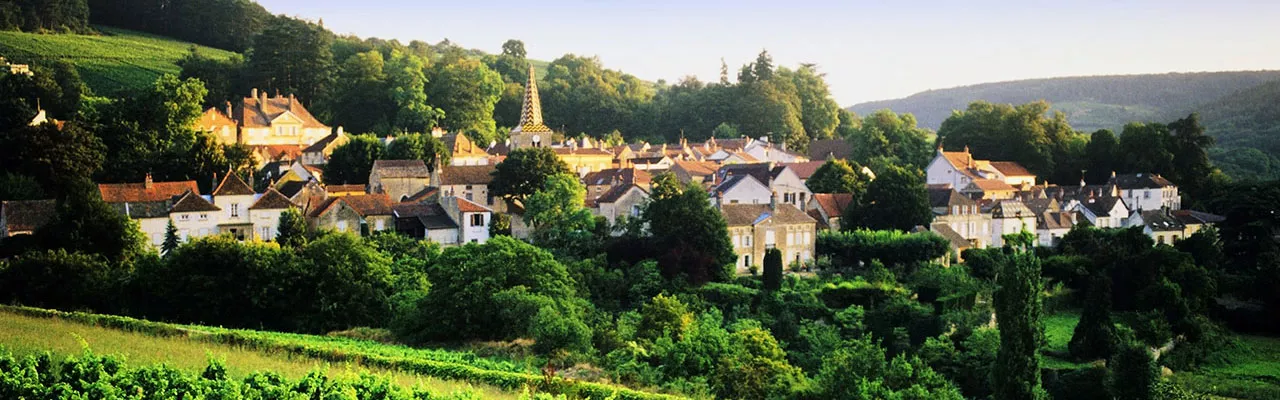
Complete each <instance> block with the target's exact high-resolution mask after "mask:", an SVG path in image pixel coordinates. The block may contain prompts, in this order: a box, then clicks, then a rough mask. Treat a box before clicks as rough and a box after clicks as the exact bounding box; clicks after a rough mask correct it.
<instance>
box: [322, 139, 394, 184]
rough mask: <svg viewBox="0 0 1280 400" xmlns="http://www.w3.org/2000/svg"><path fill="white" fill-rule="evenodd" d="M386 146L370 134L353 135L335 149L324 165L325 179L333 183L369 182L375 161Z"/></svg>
mask: <svg viewBox="0 0 1280 400" xmlns="http://www.w3.org/2000/svg"><path fill="white" fill-rule="evenodd" d="M385 152H386V148H385V147H383V146H382V141H381V140H378V138H377V137H375V136H373V135H369V134H364V135H351V137H350V140H348V141H347V143H344V144H342V145H340V146H338V147H337V148H334V149H333V154H332V155H330V156H329V163H328V164H325V166H324V179H325V181H328V182H332V183H348V184H351V183H368V181H369V172H371V171H372V170H373V162H374V161H377V160H380V159H382V158H385V157H383V154H384V153H385Z"/></svg>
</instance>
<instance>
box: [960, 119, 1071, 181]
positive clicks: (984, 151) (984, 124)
mask: <svg viewBox="0 0 1280 400" xmlns="http://www.w3.org/2000/svg"><path fill="white" fill-rule="evenodd" d="M1048 111H1049V103H1047V102H1044V101H1038V102H1031V103H1026V104H1022V105H1018V106H1013V105H1009V104H992V103H988V102H985V101H976V102H974V103H972V104H969V107H968V108H967V109H965V111H962V112H959V113H956V114H955V115H953V116H951V117H950V118H947V120H946V121H944V122H943V123H942V127H941V128H939V129H938V143H939V144H940V145H944V146H946V147H947V148H949V149H951V150H958V149H960V148H962V147H964V148H968V149H969V150H970V151H971V152H972V153H973V156H974V157H975V158H980V159H987V160H1002V161H1015V162H1017V163H1019V164H1021V165H1023V166H1025V167H1027V169H1029V170H1031V172H1032V173H1035V174H1036V175H1039V176H1042V177H1044V178H1045V179H1047V180H1049V181H1051V182H1061V183H1064V184H1065V183H1068V182H1079V181H1080V169H1081V168H1080V160H1079V158H1080V155H1079V153H1080V151H1077V150H1082V149H1081V148H1082V147H1083V146H1084V141H1085V139H1084V137H1083V135H1080V134H1078V133H1077V132H1076V131H1075V130H1074V129H1072V128H1071V125H1070V124H1068V123H1067V117H1066V115H1065V114H1062V113H1061V112H1057V113H1053V115H1052V117H1047V116H1046V115H1047V114H1048Z"/></svg>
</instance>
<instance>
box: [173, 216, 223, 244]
mask: <svg viewBox="0 0 1280 400" xmlns="http://www.w3.org/2000/svg"><path fill="white" fill-rule="evenodd" d="M220 212H221V211H195V212H176V213H170V214H169V218H172V219H173V225H174V227H176V228H178V239H180V240H181V241H183V242H187V241H190V240H191V239H195V238H202V237H205V236H211V235H217V234H218V220H219V218H218V217H219V215H220V214H219V213H220ZM166 224H167V223H166ZM162 231H163V230H162ZM161 241H162V243H163V239H161Z"/></svg>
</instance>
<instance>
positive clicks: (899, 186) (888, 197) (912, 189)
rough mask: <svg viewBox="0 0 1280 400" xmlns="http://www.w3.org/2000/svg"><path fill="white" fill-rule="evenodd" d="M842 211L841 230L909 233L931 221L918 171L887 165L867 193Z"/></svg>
mask: <svg viewBox="0 0 1280 400" xmlns="http://www.w3.org/2000/svg"><path fill="white" fill-rule="evenodd" d="M853 200H854V203H853V204H850V205H849V208H847V209H845V211H844V215H843V216H841V218H840V229H842V230H855V229H873V230H885V229H896V230H901V231H909V230H911V229H913V228H915V227H917V226H928V225H929V223H930V222H932V221H933V211H932V209H930V208H929V193H928V191H926V190H925V187H924V178H923V177H922V176H921V174H920V173H919V172H918V171H915V170H908V169H906V168H903V167H899V166H895V165H892V164H886V165H884V167H883V168H881V170H880V171H879V172H877V173H876V179H875V180H872V181H871V183H870V184H867V192H866V195H865V196H862V197H861V198H858V197H855V198H854V199H853Z"/></svg>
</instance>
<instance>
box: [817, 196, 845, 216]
mask: <svg viewBox="0 0 1280 400" xmlns="http://www.w3.org/2000/svg"><path fill="white" fill-rule="evenodd" d="M813 200H814V201H816V202H818V207H822V211H823V212H825V213H827V215H830V216H832V217H838V216H840V215H843V214H844V210H845V209H846V208H849V204H852V203H853V194H850V193H814V194H813Z"/></svg>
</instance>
